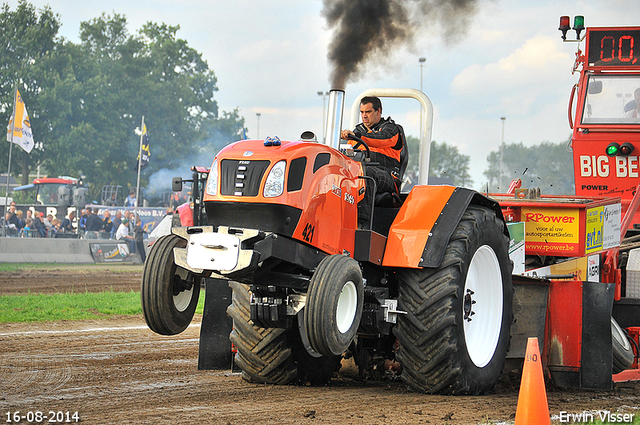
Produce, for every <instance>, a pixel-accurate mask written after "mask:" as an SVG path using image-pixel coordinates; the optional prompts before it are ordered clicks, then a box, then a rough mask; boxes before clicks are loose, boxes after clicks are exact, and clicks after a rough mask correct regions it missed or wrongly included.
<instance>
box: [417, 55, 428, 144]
mask: <svg viewBox="0 0 640 425" xmlns="http://www.w3.org/2000/svg"><path fill="white" fill-rule="evenodd" d="M426 61H427V58H418V64H419V65H420V91H421V92H422V69H423V68H424V63H425V62H426ZM421 112H422V111H421ZM419 131H420V142H422V141H423V140H422V113H420V130H419ZM429 143H431V141H429Z"/></svg>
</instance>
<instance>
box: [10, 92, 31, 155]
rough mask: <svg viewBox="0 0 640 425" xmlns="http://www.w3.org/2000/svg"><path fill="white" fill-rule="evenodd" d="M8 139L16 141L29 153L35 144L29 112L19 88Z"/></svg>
mask: <svg viewBox="0 0 640 425" xmlns="http://www.w3.org/2000/svg"><path fill="white" fill-rule="evenodd" d="M12 127H13V128H12ZM12 130H13V132H12ZM7 141H8V142H10V143H11V142H13V143H15V144H16V145H18V146H20V147H21V148H22V149H24V150H25V151H26V152H27V153H29V152H31V149H33V146H34V142H33V133H31V124H30V123H29V114H27V108H26V107H25V106H24V102H23V101H22V96H20V92H19V91H18V90H16V105H15V109H14V111H13V117H11V121H10V122H9V126H8V127H7Z"/></svg>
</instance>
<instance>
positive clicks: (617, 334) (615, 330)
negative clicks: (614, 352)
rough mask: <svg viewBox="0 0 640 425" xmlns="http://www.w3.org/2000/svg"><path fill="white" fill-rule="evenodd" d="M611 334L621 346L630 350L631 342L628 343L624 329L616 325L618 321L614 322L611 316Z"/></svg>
mask: <svg viewBox="0 0 640 425" xmlns="http://www.w3.org/2000/svg"><path fill="white" fill-rule="evenodd" d="M611 334H612V335H613V338H614V339H615V340H616V341H618V343H619V344H620V345H621V346H622V348H624V350H625V351H629V350H631V344H629V340H628V339H627V337H626V336H625V334H624V331H623V330H622V328H621V327H620V325H618V322H616V321H615V319H614V318H613V317H612V318H611Z"/></svg>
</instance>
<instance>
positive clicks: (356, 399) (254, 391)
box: [0, 266, 640, 425]
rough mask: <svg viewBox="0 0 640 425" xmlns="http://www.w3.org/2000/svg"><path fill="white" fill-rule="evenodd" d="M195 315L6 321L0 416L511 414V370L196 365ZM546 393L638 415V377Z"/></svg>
mask: <svg viewBox="0 0 640 425" xmlns="http://www.w3.org/2000/svg"><path fill="white" fill-rule="evenodd" d="M140 276H141V267H136V266H129V269H127V268H126V267H125V268H122V267H121V268H119V269H113V268H102V269H98V270H95V269H93V270H83V269H82V268H77V269H74V268H71V269H69V268H65V269H60V270H55V269H54V270H51V269H48V270H41V271H39V270H31V271H25V272H18V273H10V274H8V273H0V295H5V294H8V293H17V292H27V291H24V290H25V288H30V289H29V290H30V292H32V293H34V292H65V291H94V290H104V289H105V288H113V289H114V290H126V291H128V290H135V291H138V290H139V281H140ZM45 282H47V283H46V286H45V285H43V283H45ZM199 322H200V317H196V318H195V320H194V323H193V324H192V326H190V327H189V328H188V329H187V330H186V331H185V332H184V333H182V334H181V335H177V336H174V337H162V336H159V335H156V334H154V333H153V332H151V331H150V330H149V329H148V328H147V327H146V325H145V323H144V319H143V318H142V317H141V316H134V317H125V318H113V319H107V320H101V321H79V322H53V323H46V324H8V325H7V324H5V325H3V326H2V329H1V330H0V348H1V350H0V415H1V416H0V421H1V422H3V423H7V413H6V412H16V411H19V412H20V413H21V414H22V415H26V414H27V413H28V412H36V411H40V412H43V413H44V417H43V419H41V421H40V422H31V423H46V422H47V420H48V419H49V417H48V415H49V412H50V411H52V412H71V414H73V412H76V411H77V412H78V415H79V417H80V420H81V422H83V423H90V424H99V423H100V424H102V423H114V424H115V423H118V424H165V423H166V424H175V423H177V424H189V423H199V422H203V423H222V424H227V423H230V424H241V423H285V424H286V423H289V424H324V423H346V424H350V423H353V424H360V423H366V424H450V425H456V424H474V425H475V424H480V423H501V422H506V423H513V419H514V416H515V411H516V403H517V399H518V390H517V383H518V382H519V381H518V380H517V379H515V380H514V379H511V380H509V379H505V382H504V383H503V384H502V385H501V386H499V388H498V389H497V390H496V393H495V394H492V395H489V396H484V397H445V396H426V395H422V394H415V393H412V392H409V391H408V390H406V388H405V387H404V386H403V385H402V383H401V382H399V381H378V382H371V381H364V382H361V381H358V380H357V379H355V378H354V377H353V376H352V375H350V374H348V373H343V374H339V375H338V376H337V377H336V378H334V380H333V381H332V382H331V384H330V385H329V386H326V387H296V386H265V385H255V384H248V383H246V382H244V381H243V380H242V378H241V376H240V375H239V374H237V373H231V372H230V371H198V370H197V358H198V336H199V330H200V328H199ZM514 382H515V385H513V383H514ZM548 398H549V407H550V411H551V414H552V415H557V414H558V413H559V412H560V411H565V412H569V413H581V412H583V411H585V410H608V411H612V412H616V411H618V409H621V410H620V411H622V412H628V413H634V414H636V417H637V416H638V415H640V384H638V383H625V384H618V385H616V387H615V389H614V390H612V391H608V392H592V391H577V390H558V389H554V388H548ZM596 418H597V415H596ZM22 423H29V422H27V420H26V419H24V420H23V421H22ZM558 423H559V422H558Z"/></svg>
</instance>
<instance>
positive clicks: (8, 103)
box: [0, 0, 60, 184]
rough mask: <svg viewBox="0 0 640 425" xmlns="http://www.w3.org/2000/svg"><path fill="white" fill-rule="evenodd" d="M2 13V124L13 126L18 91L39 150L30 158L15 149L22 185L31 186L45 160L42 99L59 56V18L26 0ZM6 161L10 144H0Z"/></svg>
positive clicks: (0, 62) (0, 15)
mask: <svg viewBox="0 0 640 425" xmlns="http://www.w3.org/2000/svg"><path fill="white" fill-rule="evenodd" d="M1 10H2V11H1V12H0V122H2V123H5V124H3V126H2V128H4V125H6V123H8V122H9V120H10V117H11V114H12V113H13V103H14V93H15V89H16V88H18V89H19V90H20V94H21V95H22V98H23V99H24V101H25V104H26V107H27V111H28V112H29V118H30V121H31V126H32V129H33V134H34V140H35V142H36V148H35V149H34V150H32V151H31V153H29V154H27V153H26V152H24V151H23V150H21V149H13V150H12V151H13V159H12V162H13V161H14V160H15V163H17V164H18V165H19V167H13V166H12V170H14V174H15V175H16V176H17V175H18V170H20V171H21V174H22V184H27V183H28V177H29V171H30V170H31V169H32V168H33V167H34V166H36V165H37V164H39V163H40V162H41V161H42V159H43V158H44V153H43V152H42V140H43V132H44V129H45V127H46V125H45V124H44V123H43V122H42V121H41V120H40V117H41V115H42V113H43V109H44V105H43V103H42V101H41V99H40V98H39V94H40V93H42V92H43V91H44V90H46V89H47V87H50V81H49V77H50V75H49V68H48V66H49V64H50V59H51V57H53V56H54V55H55V54H56V49H57V46H58V39H57V37H56V36H57V34H58V30H59V29H60V21H59V17H58V16H57V15H55V14H54V13H53V12H52V11H51V9H50V8H49V7H48V6H46V7H44V8H43V9H41V10H40V11H39V13H38V12H37V11H36V9H35V7H34V6H33V5H31V4H29V3H27V2H26V1H25V0H19V1H18V6H17V8H16V10H15V11H11V10H10V9H9V5H8V4H6V3H5V4H4V5H3V6H2V9H1ZM0 155H1V156H2V158H8V156H9V144H8V143H0Z"/></svg>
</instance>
